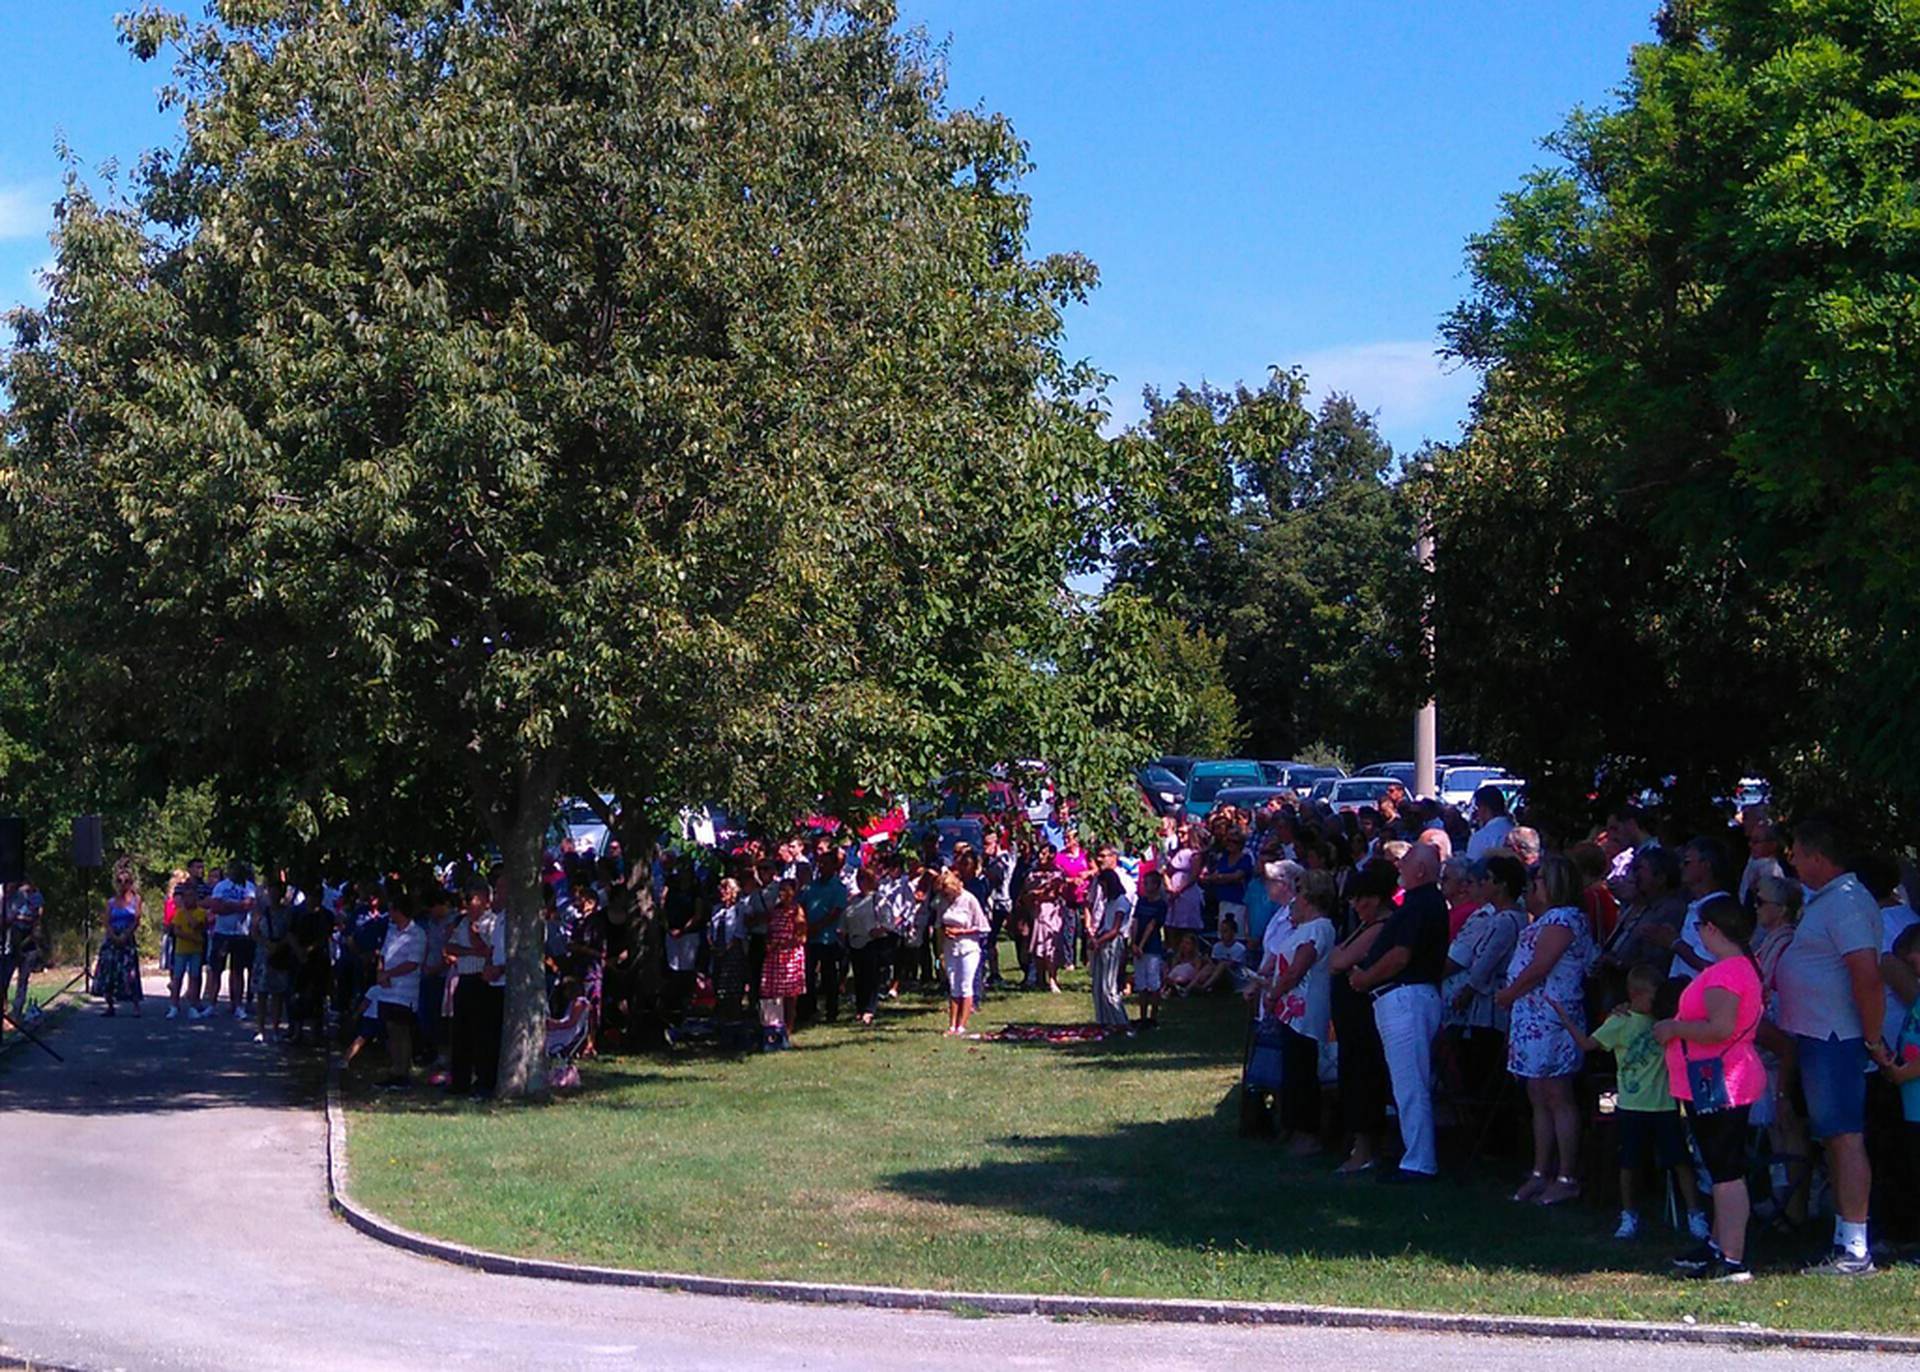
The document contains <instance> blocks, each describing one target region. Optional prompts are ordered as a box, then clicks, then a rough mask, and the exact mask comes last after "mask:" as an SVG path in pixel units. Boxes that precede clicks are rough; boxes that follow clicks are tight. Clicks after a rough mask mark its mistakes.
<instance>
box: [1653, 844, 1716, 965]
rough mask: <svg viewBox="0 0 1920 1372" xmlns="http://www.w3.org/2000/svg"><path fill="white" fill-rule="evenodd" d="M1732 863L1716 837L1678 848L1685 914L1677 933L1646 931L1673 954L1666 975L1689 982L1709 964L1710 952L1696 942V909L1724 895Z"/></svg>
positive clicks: (1697, 924)
mask: <svg viewBox="0 0 1920 1372" xmlns="http://www.w3.org/2000/svg"><path fill="white" fill-rule="evenodd" d="M1732 866H1733V864H1732V861H1731V860H1730V859H1729V858H1728V857H1727V849H1726V845H1725V844H1723V843H1721V842H1720V841H1719V840H1718V839H1713V838H1696V839H1690V840H1688V842H1687V845H1686V847H1684V848H1682V849H1681V850H1680V884H1681V885H1682V886H1684V887H1686V890H1687V895H1688V897H1689V899H1690V903H1689V904H1688V906H1687V917H1686V918H1685V919H1684V920H1682V921H1681V923H1680V928H1679V931H1678V932H1677V933H1676V932H1675V931H1673V930H1671V929H1666V928H1659V929H1648V930H1647V937H1648V938H1649V939H1651V940H1652V941H1653V942H1655V943H1665V944H1666V945H1667V946H1668V948H1669V950H1670V951H1671V952H1672V953H1673V964H1672V966H1671V967H1669V968H1668V969H1667V975H1668V976H1670V977H1680V978H1683V979H1685V980H1688V981H1691V980H1692V979H1693V978H1694V977H1697V976H1699V975H1700V973H1702V972H1704V971H1706V970H1707V968H1709V967H1711V966H1713V961H1714V959H1713V954H1712V953H1709V952H1708V951H1707V948H1706V945H1705V944H1703V943H1702V942H1701V941H1700V910H1701V907H1702V906H1704V905H1705V904H1706V903H1707V902H1708V901H1710V900H1712V899H1713V898H1714V897H1715V896H1724V895H1727V894H1728V888H1729V887H1731V886H1732V885H1733V884H1734V883H1733V882H1732V881H1731V880H1730V879H1729V878H1730V876H1731V871H1732Z"/></svg>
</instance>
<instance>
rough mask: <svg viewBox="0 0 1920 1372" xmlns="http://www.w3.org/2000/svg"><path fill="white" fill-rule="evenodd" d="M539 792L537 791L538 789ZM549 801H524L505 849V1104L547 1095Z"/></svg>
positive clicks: (502, 1039)
mask: <svg viewBox="0 0 1920 1372" xmlns="http://www.w3.org/2000/svg"><path fill="white" fill-rule="evenodd" d="M536 791H537V788H536ZM551 810H552V802H551V797H549V798H547V800H546V801H545V802H544V803H542V802H541V801H540V800H539V798H538V795H537V794H536V795H534V796H530V797H528V798H526V799H524V800H523V801H522V803H521V805H520V806H519V808H518V810H517V812H516V813H515V815H514V818H513V824H512V827H511V828H510V830H509V831H508V833H507V836H506V842H505V843H504V844H502V850H503V852H502V855H503V856H504V858H505V859H506V876H507V910H506V920H507V1004H506V1020H505V1023H504V1024H503V1025H502V1026H501V1030H500V1086H499V1095H500V1097H501V1098H502V1099H505V1098H508V1097H513V1096H522V1097H524V1096H544V1095H546V1093H547V1069H546V1038H547V977H546V970H545V957H546V924H545V921H544V920H543V919H542V918H541V905H542V902H541V898H540V860H541V858H542V856H543V855H544V852H545V843H546V834H547V824H548V821H549V820H550V818H551Z"/></svg>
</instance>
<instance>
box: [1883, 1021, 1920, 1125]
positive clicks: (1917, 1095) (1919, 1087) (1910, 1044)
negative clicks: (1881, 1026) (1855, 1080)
mask: <svg viewBox="0 0 1920 1372" xmlns="http://www.w3.org/2000/svg"><path fill="white" fill-rule="evenodd" d="M1889 1042H1890V1043H1891V1044H1892V1045H1893V1057H1894V1061H1896V1062H1903V1061H1905V1060H1906V1056H1907V1049H1909V1048H1913V1049H1916V1050H1920V1001H1915V1002H1914V1003H1913V1004H1912V1005H1910V1006H1908V1007H1907V1011H1906V1014H1905V1015H1904V1016H1903V1017H1902V1018H1901V1021H1900V1031H1899V1033H1898V1034H1897V1035H1894V1036H1891V1037H1890V1038H1889ZM1900 1117H1901V1118H1902V1119H1904V1120H1906V1122H1907V1123H1909V1124H1920V1077H1917V1078H1915V1079H1914V1080H1912V1081H1903V1082H1901V1083H1900Z"/></svg>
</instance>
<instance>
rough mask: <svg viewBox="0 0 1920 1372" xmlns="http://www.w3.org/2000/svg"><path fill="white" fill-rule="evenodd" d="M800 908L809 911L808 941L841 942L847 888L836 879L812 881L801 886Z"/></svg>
mask: <svg viewBox="0 0 1920 1372" xmlns="http://www.w3.org/2000/svg"><path fill="white" fill-rule="evenodd" d="M800 908H801V909H803V910H805V911H806V912H807V942H809V943H822V944H825V943H838V942H840V917H841V916H842V915H843V914H845V913H846V910H847V888H846V887H844V886H842V885H841V884H840V883H839V882H837V881H834V880H831V879H829V880H826V881H810V882H808V883H807V884H806V885H805V886H802V887H801V888H800Z"/></svg>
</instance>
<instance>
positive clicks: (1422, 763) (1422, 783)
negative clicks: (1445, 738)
mask: <svg viewBox="0 0 1920 1372" xmlns="http://www.w3.org/2000/svg"><path fill="white" fill-rule="evenodd" d="M1413 555H1414V557H1415V558H1416V559H1417V560H1418V561H1419V563H1420V571H1421V574H1422V585H1423V586H1424V587H1427V588H1428V589H1425V590H1423V591H1422V592H1421V595H1422V596H1423V597H1424V603H1423V604H1422V606H1421V610H1420V650H1421V661H1422V662H1423V663H1425V664H1426V665H1427V666H1428V667H1429V668H1431V666H1432V663H1433V592H1432V590H1431V587H1432V584H1433V581H1432V577H1433V522H1432V520H1431V519H1429V518H1427V517H1426V516H1425V514H1424V512H1423V514H1422V521H1421V526H1420V538H1419V541H1418V542H1416V543H1415V544H1414V545H1413ZM1439 739H1440V716H1439V709H1438V707H1437V706H1436V705H1435V703H1434V701H1433V699H1432V698H1431V697H1429V698H1428V700H1427V703H1426V704H1424V705H1422V706H1421V707H1420V709H1419V710H1418V712H1416V713H1415V715H1414V717H1413V791H1414V794H1415V795H1417V796H1437V795H1439V794H1440V785H1439V778H1438V777H1437V776H1436V775H1435V771H1436V767H1435V763H1434V758H1435V757H1436V755H1437V754H1438V752H1439Z"/></svg>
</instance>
